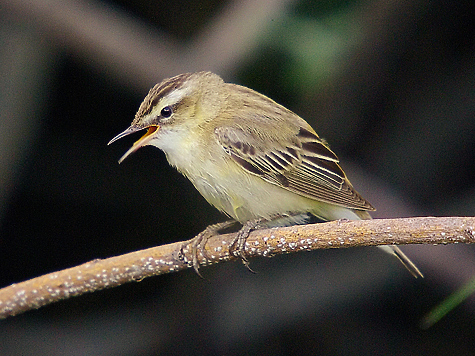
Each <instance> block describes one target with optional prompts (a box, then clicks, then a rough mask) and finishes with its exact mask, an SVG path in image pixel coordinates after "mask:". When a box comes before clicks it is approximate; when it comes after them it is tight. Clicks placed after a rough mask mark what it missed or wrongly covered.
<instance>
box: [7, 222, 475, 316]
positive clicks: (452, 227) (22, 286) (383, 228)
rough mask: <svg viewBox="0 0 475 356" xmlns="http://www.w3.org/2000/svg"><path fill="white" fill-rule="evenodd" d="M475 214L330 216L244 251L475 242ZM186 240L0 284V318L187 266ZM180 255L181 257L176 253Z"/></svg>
mask: <svg viewBox="0 0 475 356" xmlns="http://www.w3.org/2000/svg"><path fill="white" fill-rule="evenodd" d="M474 227H475V217H442V218H434V217H423V218H405V219H378V220H363V221H346V220H345V221H332V222H328V223H320V224H314V225H301V226H291V227H285V228H273V229H266V230H257V231H253V232H252V233H251V234H250V236H249V238H248V239H247V242H246V253H247V256H248V257H255V256H263V257H272V256H275V255H278V254H284V253H290V252H297V251H311V250H318V249H327V248H342V247H356V246H377V245H405V244H431V245H433V244H452V243H475V230H474ZM233 238H234V234H223V235H217V236H214V237H212V238H210V239H209V240H208V243H207V244H206V246H205V250H206V254H207V255H208V256H207V259H205V258H204V257H203V256H202V255H200V256H199V258H198V259H199V263H200V265H207V264H213V263H218V262H221V261H229V260H235V259H236V257H234V256H230V255H229V245H230V244H231V243H232V241H233ZM187 242H189V241H185V242H176V243H172V244H168V245H163V246H157V247H153V248H149V249H146V250H141V251H137V252H132V253H128V254H126V255H122V256H117V257H112V258H108V259H105V260H93V261H91V262H88V263H85V264H82V265H79V266H76V267H73V268H69V269H65V270H62V271H59V272H54V273H50V274H46V275H44V276H41V277H37V278H33V279H30V280H28V281H25V282H22V283H18V284H12V285H11V286H8V287H5V288H3V289H0V318H6V317H8V316H13V315H17V314H20V313H23V312H25V311H28V310H31V309H37V308H40V307H42V306H44V305H48V304H51V303H54V302H57V301H60V300H63V299H68V298H71V297H74V296H78V295H81V294H84V293H91V292H94V291H96V290H101V289H104V288H112V287H117V286H119V285H121V284H124V283H128V282H133V281H141V280H142V279H144V278H146V277H151V276H156V275H160V274H164V273H170V272H177V271H181V270H183V269H186V268H189V267H191V266H192V264H191V261H192V258H191V253H190V251H189V250H188V249H187V248H184V250H183V255H184V256H183V255H181V254H180V253H179V250H180V248H181V246H184V245H185V246H186V243H187ZM180 256H181V259H180Z"/></svg>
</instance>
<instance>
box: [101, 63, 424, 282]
mask: <svg viewBox="0 0 475 356" xmlns="http://www.w3.org/2000/svg"><path fill="white" fill-rule="evenodd" d="M142 130H146V132H145V134H144V135H143V136H142V137H141V138H140V139H139V140H138V141H136V142H135V143H134V144H133V146H132V147H131V148H130V149H129V150H128V151H127V152H126V153H125V154H124V155H123V156H122V157H121V158H120V160H119V163H121V162H122V161H123V160H124V159H125V158H126V157H128V156H129V155H130V154H131V153H133V152H135V151H137V150H138V149H139V148H140V147H144V146H147V145H150V146H155V147H157V148H159V149H161V150H162V151H163V152H164V153H165V156H166V158H167V160H168V162H169V164H170V165H171V166H173V167H175V168H176V169H177V170H178V171H179V172H180V173H182V174H183V175H184V176H185V177H187V178H188V179H189V180H190V181H191V182H192V184H193V185H194V186H195V188H196V189H197V190H198V191H199V192H200V193H201V195H202V196H203V197H204V198H205V199H206V200H207V201H208V202H209V203H210V204H211V205H213V206H214V207H216V208H217V209H218V210H220V211H221V212H224V213H225V214H226V215H227V216H229V217H230V218H231V219H232V220H230V221H226V222H222V223H218V224H215V225H211V226H209V227H208V228H206V229H205V230H204V231H203V232H202V233H200V234H199V235H197V236H196V237H195V238H194V239H193V240H192V243H191V247H192V254H193V267H194V268H195V270H196V272H197V273H198V274H199V270H198V268H199V263H198V258H197V254H198V251H199V250H201V251H204V249H203V247H204V244H205V243H206V241H207V239H209V237H210V236H212V235H214V234H217V233H219V232H220V231H222V230H223V229H226V228H228V227H230V226H232V224H234V223H236V222H239V223H240V224H241V225H242V227H241V229H240V230H239V231H238V233H237V234H236V238H235V240H234V241H233V244H232V248H230V250H232V253H233V254H234V255H235V256H239V257H241V259H242V260H243V262H244V263H245V264H246V266H248V263H247V259H246V256H245V241H246V239H247V237H248V235H249V233H250V232H251V231H252V230H255V229H260V228H268V227H281V226H291V225H300V224H308V223H311V222H314V221H316V220H318V221H332V220H367V219H371V215H370V214H369V211H373V210H375V208H374V207H373V206H372V205H371V204H370V203H369V202H368V201H367V200H366V199H364V198H363V197H362V196H361V195H360V194H359V193H358V192H357V191H356V190H355V189H354V188H353V186H352V184H351V183H350V181H349V180H348V178H347V176H346V174H345V173H344V171H343V170H342V168H341V167H340V164H339V159H338V157H337V156H336V154H335V153H334V152H333V151H332V150H331V149H330V147H329V146H328V143H327V142H326V141H325V140H323V139H321V138H320V137H319V136H318V134H317V133H316V132H315V130H314V129H313V128H312V127H311V126H310V125H309V124H308V123H307V122H306V121H305V120H304V119H302V118H301V117H300V116H298V115H297V114H295V113H294V112H292V111H291V110H289V109H287V108H285V107H284V106H282V105H280V104H278V103H276V102H275V101H273V100H272V99H270V98H268V97H267V96H265V95H263V94H260V93H258V92H257V91H254V90H252V89H250V88H247V87H244V86H241V85H237V84H233V83H227V82H225V81H224V80H223V79H222V78H221V77H220V76H219V75H217V74H214V73H212V72H208V71H202V72H196V73H184V74H180V75H177V76H174V77H172V78H168V79H165V80H163V81H162V82H161V83H159V84H156V85H155V86H154V87H152V88H151V89H150V91H149V93H148V94H147V96H146V97H145V99H144V100H143V102H142V103H141V105H140V107H139V109H138V111H137V113H136V115H135V118H134V120H133V121H132V123H131V125H130V127H129V128H128V129H126V130H125V131H123V132H121V133H120V134H118V135H117V136H115V137H114V138H113V139H112V140H111V141H110V142H109V144H111V143H113V142H115V141H116V140H118V139H120V138H123V137H125V136H127V135H130V134H133V133H136V132H138V131H142ZM379 247H381V248H383V249H384V250H385V251H386V252H389V253H391V254H393V255H394V256H396V257H397V258H398V259H399V260H400V261H401V262H402V263H403V265H404V266H405V267H406V268H407V269H408V270H409V272H411V274H412V275H413V276H415V277H418V276H421V277H423V275H422V273H421V272H420V270H419V269H418V268H417V267H416V265H415V264H414V263H413V262H412V261H411V260H410V259H409V258H408V257H407V256H406V255H405V254H404V253H403V252H402V251H401V249H400V248H399V247H398V246H395V245H388V246H379ZM248 267H249V266H248Z"/></svg>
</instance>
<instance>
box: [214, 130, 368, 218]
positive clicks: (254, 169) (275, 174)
mask: <svg viewBox="0 0 475 356" xmlns="http://www.w3.org/2000/svg"><path fill="white" fill-rule="evenodd" d="M245 127H252V126H250V125H242V126H238V125H233V126H221V127H218V128H216V129H215V135H216V138H217V140H218V142H219V144H220V145H221V146H222V147H223V149H224V150H225V152H226V153H227V154H229V155H230V156H231V157H232V159H233V160H234V161H235V162H236V163H237V164H238V165H240V166H241V167H242V168H243V169H245V170H246V171H248V172H249V173H252V174H254V175H257V176H259V177H261V178H262V179H264V180H266V181H268V182H270V183H273V184H275V185H278V186H280V187H282V188H284V189H288V190H290V191H292V192H294V193H297V194H300V195H302V196H305V197H307V198H310V199H315V200H318V201H322V202H326V203H330V204H336V205H340V206H344V207H347V208H352V209H362V210H374V208H373V207H372V206H371V204H370V203H369V202H367V201H366V200H365V199H364V198H363V197H361V196H360V195H359V194H358V193H357V192H356V191H355V190H354V188H353V186H352V185H351V183H350V182H349V180H348V179H347V178H346V175H345V173H344V172H343V170H342V169H341V168H340V166H339V165H338V157H337V156H336V155H335V154H334V153H333V152H332V151H331V150H330V149H329V148H328V147H327V146H326V145H325V143H324V142H323V141H322V140H321V139H320V138H319V137H318V135H317V134H316V133H315V132H314V131H313V130H312V129H311V128H310V127H309V126H308V127H307V128H305V127H302V126H300V127H295V129H294V130H293V129H289V128H288V127H286V128H285V129H284V130H279V137H272V134H270V133H268V132H266V130H259V131H256V130H254V131H253V130H252V129H247V130H246V129H245ZM274 131H275V130H274Z"/></svg>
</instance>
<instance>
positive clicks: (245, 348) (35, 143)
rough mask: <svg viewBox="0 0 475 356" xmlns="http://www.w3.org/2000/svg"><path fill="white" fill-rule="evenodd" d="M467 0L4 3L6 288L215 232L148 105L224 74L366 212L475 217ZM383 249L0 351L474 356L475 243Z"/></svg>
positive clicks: (37, 330) (49, 315) (140, 299)
mask: <svg viewBox="0 0 475 356" xmlns="http://www.w3.org/2000/svg"><path fill="white" fill-rule="evenodd" d="M474 8H475V3H474V2H473V1H468V0H467V1H458V2H447V1H427V0H426V1H423V0H420V1H417V0H416V1H384V0H381V1H378V0H375V1H371V0H368V1H303V0H302V1H277V0H273V1H264V0H260V1H257V0H256V1H244V0H243V1H224V2H219V1H211V0H210V1H193V2H189V1H184V0H182V1H127V0H123V1H102V2H101V1H89V2H88V1H79V0H68V1H49V2H43V1H40V0H37V1H23V0H18V1H0V44H1V46H0V55H1V57H0V60H1V63H0V71H1V72H0V73H1V78H0V107H1V110H0V111H1V117H0V149H1V150H0V151H1V153H0V219H1V220H0V286H7V285H9V284H11V283H15V282H20V281H23V280H25V279H29V278H32V277H36V276H39V275H42V274H45V273H49V272H52V271H56V270H60V269H64V268H67V267H71V266H75V265H77V264H81V263H84V262H86V261H89V260H92V259H94V258H106V257H110V256H115V255H120V254H124V253H127V252H130V251H135V250H138V249H142V248H146V247H151V246H155V245H158V244H163V243H167V242H173V241H179V240H185V239H189V238H191V237H192V236H194V235H196V234H197V233H198V232H200V231H201V230H202V229H204V228H205V227H206V226H207V225H208V224H211V223H215V222H218V221H221V220H224V219H225V218H224V216H222V215H221V214H220V213H219V212H217V211H216V210H215V209H213V208H212V207H210V206H208V204H207V203H206V201H205V200H204V199H203V198H202V197H201V196H200V195H199V193H198V192H196V191H195V190H194V188H193V187H192V185H191V183H189V182H188V181H187V180H186V179H185V178H183V177H182V176H181V175H179V174H178V173H176V171H175V170H174V169H172V168H171V167H169V166H168V164H167V162H166V159H165V156H164V155H163V153H162V152H160V151H159V150H157V149H155V148H150V147H147V148H143V149H141V150H139V151H138V152H137V153H135V154H134V155H133V156H131V157H130V158H128V159H127V160H126V161H124V163H122V164H121V165H118V164H117V160H118V159H119V158H120V156H121V155H122V154H123V153H124V152H125V151H126V150H127V149H128V148H129V147H130V145H131V144H132V142H134V138H126V139H123V140H120V141H119V142H117V143H114V145H111V146H106V144H107V142H108V141H109V140H110V139H111V138H112V137H114V136H115V135H116V134H117V133H119V132H121V131H123V130H124V129H125V128H127V127H128V125H129V123H130V122H131V121H132V119H133V116H134V114H135V111H136V110H137V108H138V106H139V105H140V103H141V101H142V99H143V97H144V96H145V95H146V93H147V91H148V89H149V88H150V87H151V86H152V85H154V84H155V83H156V82H159V81H161V80H162V79H164V78H166V77H170V76H172V75H176V74H179V73H182V72H189V71H198V70H212V71H214V72H216V73H218V74H220V75H221V76H223V78H225V79H226V80H227V81H232V82H235V83H240V84H243V85H246V86H249V87H251V88H254V89H256V90H258V91H260V92H262V93H264V94H266V95H268V96H270V97H272V98H273V99H275V100H276V101H278V102H280V103H282V104H284V105H286V106H287V107H289V108H290V109H292V110H294V111H295V112H296V113H298V114H300V115H301V116H302V117H304V118H305V119H306V120H307V121H308V122H309V123H310V124H311V125H312V126H313V127H314V128H315V129H316V131H317V132H318V133H319V134H320V135H321V136H322V137H324V138H325V139H327V140H328V142H329V143H330V145H331V147H332V149H333V150H334V151H335V152H336V153H337V154H338V156H339V157H340V159H341V161H342V166H343V168H344V169H345V171H346V172H347V174H348V176H349V177H350V179H351V181H352V183H353V184H354V185H355V187H356V188H357V190H358V191H360V192H361V193H362V194H363V195H364V196H365V197H366V198H367V199H368V200H369V201H370V202H371V203H372V204H373V205H374V206H375V207H376V208H377V209H378V210H377V212H375V214H373V215H374V217H381V218H382V217H403V216H424V215H440V216H448V215H466V216H470V215H471V216H473V215H475V146H474V136H475V56H474V52H475V51H474V50H475V42H474V34H475V19H474V13H475V12H474V10H475V9H474ZM404 250H405V251H406V252H407V254H408V255H409V256H410V257H411V258H412V259H413V260H414V261H415V263H416V264H417V265H418V266H419V267H420V268H421V270H422V271H423V272H424V274H425V275H426V278H425V279H423V280H420V279H418V280H415V279H413V278H412V277H411V276H410V274H409V273H407V271H405V270H404V268H402V267H401V266H400V265H399V263H398V262H397V261H396V259H394V258H391V257H389V256H387V255H386V254H383V253H380V252H379V251H378V250H377V249H374V248H361V249H349V250H328V251H318V252H311V253H299V254H294V255H287V256H279V257H276V258H273V259H256V260H252V268H253V269H254V270H256V271H258V273H257V274H251V273H249V272H248V271H247V270H246V269H245V268H244V267H243V266H242V265H241V264H240V263H227V264H221V265H218V266H212V267H209V268H205V269H203V270H202V273H203V275H204V276H205V279H204V280H203V279H200V278H198V277H197V276H196V275H195V274H194V272H192V271H185V272H181V273H177V274H171V275H166V276H160V277H156V278H150V279H146V280H144V281H142V282H141V283H134V284H129V285H125V286H122V287H120V288H115V289H112V290H106V291H101V292H98V293H94V294H93V295H86V296H81V297H78V298H73V299H71V300H67V301H64V302H60V303H57V304H54V305H51V306H48V307H45V308H42V309H40V310H37V311H31V312H28V313H26V314H23V315H20V316H18V317H14V318H10V319H7V320H3V321H0V354H2V355H25V354H35V355H86V354H87V355H155V354H197V355H199V354H203V355H207V354H210V355H213V354H223V355H238V354H259V355H288V354H317V355H379V354H384V355H423V354H431V355H447V354H450V355H468V354H472V353H473V350H474V347H475V341H474V340H475V339H474V338H473V329H474V327H475V322H474V320H473V315H474V311H475V310H474V309H475V304H474V302H475V300H474V298H473V297H472V298H469V299H468V300H467V301H466V302H465V303H463V304H462V305H461V306H459V307H458V308H456V309H455V310H454V311H452V312H451V313H450V314H449V315H448V316H447V317H446V318H444V319H443V320H442V321H440V322H439V323H438V324H436V325H435V326H434V327H432V328H431V329H429V330H422V329H421V328H419V323H420V321H421V319H422V317H423V316H424V315H425V314H426V313H427V312H428V311H430V310H431V309H432V308H433V307H434V306H435V305H436V304H437V303H439V302H440V301H441V300H443V299H444V298H446V297H447V296H448V295H449V294H450V293H452V292H453V291H455V290H456V289H458V288H460V287H461V286H462V285H463V284H464V283H466V282H467V281H468V280H469V279H470V278H471V277H472V275H473V271H474V266H475V256H474V249H473V247H472V246H462V245H458V246H436V247H434V246H408V247H405V248H404Z"/></svg>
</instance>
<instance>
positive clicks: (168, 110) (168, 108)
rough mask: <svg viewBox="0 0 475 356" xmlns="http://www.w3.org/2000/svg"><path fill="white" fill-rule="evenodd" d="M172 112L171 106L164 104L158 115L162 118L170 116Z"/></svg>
mask: <svg viewBox="0 0 475 356" xmlns="http://www.w3.org/2000/svg"><path fill="white" fill-rule="evenodd" d="M172 114H173V110H172V107H171V106H165V107H164V108H163V109H162V111H160V115H161V116H162V117H164V118H167V117H170V116H172Z"/></svg>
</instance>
